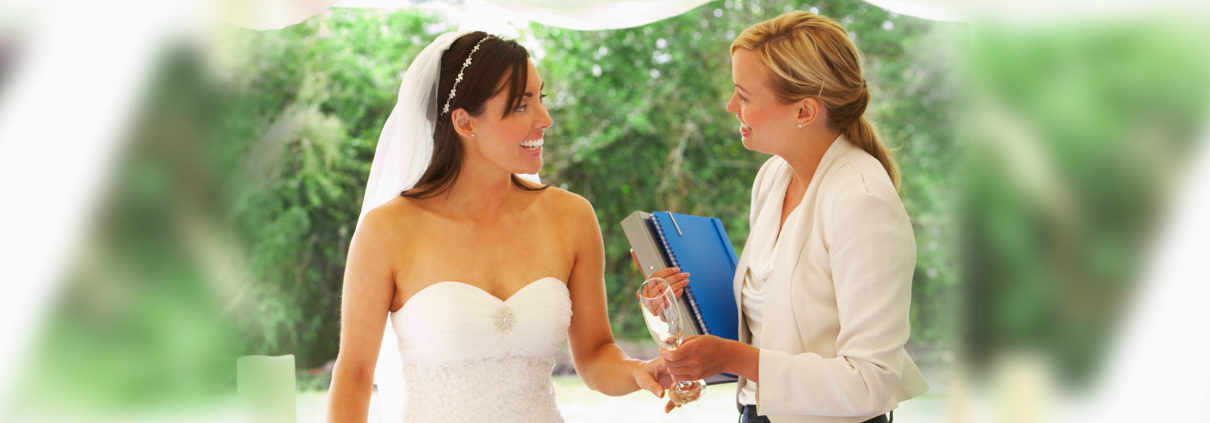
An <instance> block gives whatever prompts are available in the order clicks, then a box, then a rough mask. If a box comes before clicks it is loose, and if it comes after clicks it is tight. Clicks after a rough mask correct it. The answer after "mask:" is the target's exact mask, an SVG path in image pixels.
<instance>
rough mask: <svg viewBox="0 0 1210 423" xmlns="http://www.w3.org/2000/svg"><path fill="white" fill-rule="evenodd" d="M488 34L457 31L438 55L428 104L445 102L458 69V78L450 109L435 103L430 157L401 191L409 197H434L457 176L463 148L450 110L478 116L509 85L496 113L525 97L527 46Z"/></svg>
mask: <svg viewBox="0 0 1210 423" xmlns="http://www.w3.org/2000/svg"><path fill="white" fill-rule="evenodd" d="M488 36H489V35H488V34H487V33H485V32H483V31H475V32H472V33H469V34H466V35H463V36H461V37H458V39H457V40H454V43H453V44H450V47H449V49H448V50H446V51H445V53H444V54H442V55H441V76H440V77H439V81H440V82H438V84H437V98H436V99H435V102H434V103H433V104H437V105H439V106H444V105H445V104H446V103H445V102H446V101H447V99H449V96H450V89H451V88H453V87H454V82H455V79H456V78H457V77H458V72H459V71H462V81H461V82H458V88H457V92H456V93H455V94H454V98H453V100H448V101H449V110H450V112H451V113H442V112H441V110H440V109H438V111H437V123H436V125H435V127H434V128H433V159H432V161H431V162H430V163H429V167H428V168H427V169H426V170H425V171H424V175H422V176H421V177H420V181H419V182H417V183H416V186H415V187H414V188H412V189H410V190H407V191H404V192H403V193H401V194H400V195H403V196H404V197H409V198H428V197H434V196H437V195H440V194H441V193H443V192H445V191H446V190H448V189H449V188H450V186H452V185H453V184H454V181H455V180H457V179H458V174H459V173H460V172H461V170H462V154H463V148H462V139H461V138H460V137H459V136H458V133H457V132H456V131H454V125H453V122H451V120H450V116H452V115H453V113H452V112H453V111H454V110H457V109H463V110H466V112H467V113H469V114H470V115H471V116H480V115H482V114H483V112H484V105H485V104H486V103H487V100H489V99H491V98H492V96H494V95H496V93H499V92H502V91H503V90H508V103H507V104H508V107H505V108H504V114H503V115H501V116H500V117H501V118H504V117H508V115H510V114H512V112H513V111H514V110H516V108H517V107H518V106H520V105H521V101H522V100H524V95H525V85H526V83H527V81H529V51H528V50H526V49H525V47H522V46H521V45H520V44H517V42H516V41H512V40H503V39H500V38H498V37H495V36H491V38H488V39H486V40H485V39H484V37H488ZM480 41H483V43H482V44H480V45H479V50H478V51H476V52H475V55H474V57H472V58H471V64H470V65H469V66H467V67H466V69H465V70H463V69H462V63H463V62H465V61H466V58H467V56H468V55H470V53H471V49H472V48H474V46H475V44H478V43H479V42H480ZM506 76H507V79H506ZM509 177H510V178H512V181H513V184H515V185H517V186H518V187H520V188H521V189H524V190H527V191H537V190H541V189H545V188H546V187H545V186H543V187H539V188H534V187H531V186H529V185H526V184H525V183H523V182H521V181H520V180H519V179H517V175H510V176H509Z"/></svg>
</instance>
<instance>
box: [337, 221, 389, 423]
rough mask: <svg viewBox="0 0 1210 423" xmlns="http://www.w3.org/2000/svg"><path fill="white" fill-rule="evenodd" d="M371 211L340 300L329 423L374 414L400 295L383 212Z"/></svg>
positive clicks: (353, 247) (352, 248) (357, 237)
mask: <svg viewBox="0 0 1210 423" xmlns="http://www.w3.org/2000/svg"><path fill="white" fill-rule="evenodd" d="M375 211H377V210H374V211H370V213H367V214H366V217H365V220H364V221H363V222H362V224H361V227H360V228H359V229H358V230H357V231H356V232H354V234H353V240H352V242H351V243H350V245H349V257H348V259H347V261H346V264H345V275H344V287H343V288H342V296H341V302H340V352H339V353H338V354H337V356H336V367H335V368H334V369H333V370H332V387H331V390H330V398H329V403H328V421H329V422H341V423H344V422H364V421H366V419H367V418H368V413H369V405H370V392H371V389H372V386H373V383H374V366H375V364H376V362H377V361H378V349H379V347H380V346H381V344H382V333H383V330H384V329H385V327H386V315H387V312H388V311H389V309H390V305H391V304H390V303H391V299H392V298H393V297H394V294H395V284H394V283H393V279H392V275H391V269H390V265H389V264H388V262H387V261H386V260H385V259H384V257H387V254H384V251H383V250H384V249H385V245H386V242H385V238H386V237H385V236H384V234H383V229H384V228H383V225H381V224H380V223H381V219H378V218H376V216H377V215H378V213H375Z"/></svg>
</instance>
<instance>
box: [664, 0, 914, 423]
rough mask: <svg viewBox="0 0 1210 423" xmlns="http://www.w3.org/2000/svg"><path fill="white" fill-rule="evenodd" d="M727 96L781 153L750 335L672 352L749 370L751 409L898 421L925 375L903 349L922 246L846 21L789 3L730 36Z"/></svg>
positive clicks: (747, 274)
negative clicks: (869, 112)
mask: <svg viewBox="0 0 1210 423" xmlns="http://www.w3.org/2000/svg"><path fill="white" fill-rule="evenodd" d="M731 60H732V63H731V73H732V78H733V80H734V82H735V94H734V95H733V96H732V97H731V100H730V101H729V102H728V103H727V111H728V112H731V113H734V114H735V115H736V117H737V118H738V119H739V122H740V132H741V135H742V136H743V143H744V147H746V148H748V149H750V150H756V151H760V152H763V153H767V154H771V155H773V157H770V158H769V160H768V161H766V162H765V164H764V165H763V166H762V167H761V169H760V171H759V173H757V175H756V181H755V182H754V183H753V187H752V209H751V215H750V224H751V231H750V233H751V235H750V236H749V237H748V241H747V243H746V244H745V246H744V249H743V255H742V256H741V257H740V260H739V267H738V270H737V272H736V275H735V280H734V291H735V296H736V299H737V301H736V302H737V304H739V305H740V309H741V310H740V313H741V318H740V328H739V329H740V330H739V332H740V341H739V342H736V341H730V340H725V339H722V338H718V337H713V336H701V337H694V338H690V339H687V340H686V342H685V344H684V345H683V346H682V347H680V348H679V349H677V350H676V351H662V352H661V353H662V356H663V358H664V361H665V365H666V366H667V369H668V372H669V373H670V374H671V375H672V376H673V378H674V379H676V380H692V379H697V378H701V377H705V376H709V375H712V374H715V373H718V372H729V373H734V374H737V375H739V376H740V379H739V383H738V392H737V395H736V399H737V403H738V404H737V405H738V406H739V408H740V413H741V414H740V421H741V422H770V421H771V422H778V423H781V422H886V421H888V419H887V416H886V414H887V413H889V412H890V411H891V410H893V409H894V408H895V407H896V406H897V405H898V404H899V403H900V402H901V401H904V400H906V399H908V398H912V397H915V396H917V395H919V394H921V393H922V392H924V391H925V389H927V385H926V384H925V382H924V378H923V375H922V374H921V373H920V370H919V369H918V368H917V367H916V365H915V363H913V361H912V359H911V357H909V356H908V354H907V352H906V351H905V350H904V345H905V344H906V343H907V340H908V336H909V334H910V327H909V324H908V307H909V303H910V300H911V283H912V272H913V268H914V267H915V264H916V247H915V240H914V237H913V235H912V226H911V223H910V222H909V219H908V216H907V213H906V212H905V211H904V208H903V204H902V203H901V202H900V200H899V195H898V191H897V186H898V175H897V173H896V170H895V165H894V163H893V161H892V159H891V156H890V153H889V152H888V151H887V149H886V147H884V146H883V144H882V143H881V142H880V141H879V139H878V136H877V134H876V133H875V131H874V128H873V127H872V126H871V125H870V123H869V122H868V121H867V120H866V118H865V117H864V113H865V110H866V106H867V104H868V103H869V99H870V94H869V90H868V87H867V86H866V82H865V78H864V77H863V76H862V73H861V61H860V56H859V54H858V51H857V49H856V47H854V46H853V43H852V41H851V40H849V38H848V33H847V31H845V29H844V28H843V27H841V26H840V25H839V24H837V23H836V22H834V21H832V20H831V19H828V18H826V17H823V16H819V15H816V14H812V13H807V12H801V11H796V12H790V13H786V14H783V15H781V16H778V17H777V18H774V19H771V20H768V21H765V22H761V23H758V24H756V25H753V26H752V27H749V28H748V29H746V30H744V31H743V33H741V34H740V35H739V37H738V38H737V39H736V40H735V41H734V42H733V43H732V44H731Z"/></svg>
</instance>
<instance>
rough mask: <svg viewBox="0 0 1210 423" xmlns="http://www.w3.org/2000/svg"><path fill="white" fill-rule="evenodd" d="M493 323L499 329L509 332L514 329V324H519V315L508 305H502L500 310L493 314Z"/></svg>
mask: <svg viewBox="0 0 1210 423" xmlns="http://www.w3.org/2000/svg"><path fill="white" fill-rule="evenodd" d="M492 323H494V324H495V325H496V329H497V330H499V331H501V332H505V333H508V332H509V331H511V330H512V329H513V325H516V324H517V315H516V314H514V313H513V309H511V308H509V307H508V306H501V307H500V310H497V311H496V314H494V315H492Z"/></svg>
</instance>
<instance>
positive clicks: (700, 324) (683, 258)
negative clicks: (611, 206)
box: [622, 211, 739, 384]
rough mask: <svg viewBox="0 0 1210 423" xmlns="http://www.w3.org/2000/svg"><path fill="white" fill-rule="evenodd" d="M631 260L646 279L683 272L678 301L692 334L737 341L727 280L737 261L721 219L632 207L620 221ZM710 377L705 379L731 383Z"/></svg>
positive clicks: (721, 377) (724, 378)
mask: <svg viewBox="0 0 1210 423" xmlns="http://www.w3.org/2000/svg"><path fill="white" fill-rule="evenodd" d="M622 230H623V231H624V232H625V233H626V238H627V240H628V241H630V246H631V254H632V258H634V260H635V264H636V265H638V267H639V270H640V271H641V272H642V273H643V276H644V277H646V276H648V275H650V274H651V273H653V272H655V271H658V270H660V269H663V268H666V267H680V268H681V271H682V272H689V274H690V276H689V286H688V287H686V288H685V293H684V295H683V297H682V298H683V299H684V300H685V301H681V302H680V303H679V304H680V306H681V308H682V310H681V311H680V312H681V313H682V314H683V315H685V317H689V318H690V319H691V320H692V321H693V322H694V326H695V327H694V328H691V329H693V330H696V333H690V334H686V336H690V335H700V334H709V335H714V336H718V337H721V338H727V339H731V340H738V339H739V334H738V333H737V332H738V330H739V311H738V310H739V308H738V307H736V304H735V293H734V292H733V291H732V280H733V278H734V276H735V268H736V265H737V262H738V261H739V260H738V259H737V257H736V255H735V249H734V248H733V247H732V246H731V239H730V238H728V237H727V231H726V230H725V229H723V223H722V221H720V220H718V219H716V218H712V217H701V216H692V215H685V214H678V213H669V212H654V213H647V212H642V211H636V212H634V213H631V214H630V216H627V217H626V219H624V220H622ZM734 380H735V377H734V376H732V375H725V374H724V375H716V376H714V377H711V378H708V379H707V380H706V382H707V383H710V384H713V383H722V382H730V381H734Z"/></svg>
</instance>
